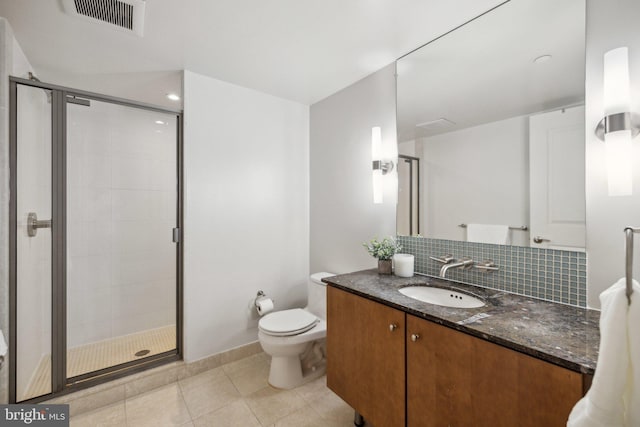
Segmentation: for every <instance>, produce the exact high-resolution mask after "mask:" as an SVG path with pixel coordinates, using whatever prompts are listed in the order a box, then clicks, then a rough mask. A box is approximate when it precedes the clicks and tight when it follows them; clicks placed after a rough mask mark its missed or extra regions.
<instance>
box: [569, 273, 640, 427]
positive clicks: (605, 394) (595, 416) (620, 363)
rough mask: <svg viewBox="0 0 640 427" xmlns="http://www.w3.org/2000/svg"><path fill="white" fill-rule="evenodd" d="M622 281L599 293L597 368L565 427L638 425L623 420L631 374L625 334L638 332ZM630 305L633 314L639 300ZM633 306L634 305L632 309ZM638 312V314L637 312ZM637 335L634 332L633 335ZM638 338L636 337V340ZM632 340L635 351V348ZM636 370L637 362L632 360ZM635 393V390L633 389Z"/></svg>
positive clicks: (639, 290)
mask: <svg viewBox="0 0 640 427" xmlns="http://www.w3.org/2000/svg"><path fill="white" fill-rule="evenodd" d="M633 286H634V296H637V295H640V285H638V283H637V282H636V281H635V280H634V284H633ZM625 290H626V280H625V279H624V278H623V279H620V280H618V281H617V282H616V283H615V284H614V285H613V286H611V287H610V288H609V289H607V290H605V291H604V292H602V293H601V294H600V303H601V306H602V312H601V313H600V349H599V355H598V365H597V368H596V372H595V375H594V377H593V383H592V384H591V388H590V389H589V391H588V392H587V394H586V396H584V397H583V398H582V399H581V400H580V401H578V403H576V405H575V406H574V408H573V410H572V411H571V414H570V415H569V420H568V422H567V426H568V427H618V426H638V425H640V424H637V423H629V422H626V421H625V418H629V417H625V407H626V408H627V409H629V408H631V409H633V410H635V408H633V406H627V405H625V403H629V400H630V399H631V398H637V397H638V396H637V395H633V396H631V393H630V390H631V387H630V382H629V381H628V380H629V377H630V374H631V372H632V371H631V363H632V361H633V359H631V358H630V353H629V351H630V345H629V332H631V331H638V326H639V325H638V324H637V323H636V324H635V326H634V327H630V326H631V325H630V324H629V320H630V317H631V316H629V315H628V314H629V312H630V311H631V310H630V309H629V305H628V303H627V297H626V294H625ZM635 300H636V301H635V304H632V305H631V306H632V307H633V309H634V311H637V310H639V308H638V307H637V306H640V298H638V297H636V298H635ZM634 305H635V306H634ZM638 313H640V312H638ZM636 333H637V332H636ZM636 338H638V337H636ZM638 344H639V342H638V340H637V339H636V344H635V347H636V350H637V347H638ZM635 360H636V362H635V363H636V364H637V365H638V366H636V368H637V369H640V359H637V358H636V359H635ZM633 389H634V390H637V387H634V388H633Z"/></svg>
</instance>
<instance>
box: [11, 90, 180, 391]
mask: <svg viewBox="0 0 640 427" xmlns="http://www.w3.org/2000/svg"><path fill="white" fill-rule="evenodd" d="M10 88H11V94H10V95H11V105H10V108H11V112H10V117H11V126H10V134H11V135H10V136H11V147H10V156H11V159H10V161H11V183H10V186H11V209H10V211H11V217H10V223H11V227H10V228H11V230H10V233H11V234H10V253H11V271H10V282H11V283H10V290H11V292H10V293H11V295H10V299H11V301H10V302H11V304H10V307H11V334H10V335H11V342H10V349H11V354H10V399H11V401H12V402H21V401H27V400H31V401H37V400H41V399H43V398H46V397H48V396H51V395H52V394H58V393H61V392H66V391H69V390H72V389H76V388H81V387H84V386H89V385H92V384H96V383H99V382H103V381H107V380H109V379H112V378H115V377H117V376H122V375H126V374H128V373H131V372H135V371H138V370H141V369H146V368H148V367H151V366H156V365H158V364H161V363H166V362H168V361H172V360H177V359H178V358H179V357H180V350H181V344H180V343H181V321H180V319H181V313H180V307H181V279H180V278H181V274H182V272H181V251H182V248H181V243H180V235H181V233H180V231H181V227H180V225H181V221H182V217H181V212H182V210H181V198H182V194H181V147H182V145H181V123H182V116H181V113H180V112H178V111H171V110H166V109H163V108H158V107H153V106H148V105H142V104H139V103H135V102H130V101H126V100H122V99H116V98H111V97H107V96H103V95H98V94H93V93H87V92H82V91H77V90H73V89H68V88H62V87H58V86H53V85H47V84H43V83H40V82H35V81H31V80H23V79H11V85H10Z"/></svg>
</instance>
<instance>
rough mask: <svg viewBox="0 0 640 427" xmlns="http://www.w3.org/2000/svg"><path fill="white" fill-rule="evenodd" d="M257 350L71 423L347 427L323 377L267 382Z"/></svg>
mask: <svg viewBox="0 0 640 427" xmlns="http://www.w3.org/2000/svg"><path fill="white" fill-rule="evenodd" d="M268 376H269V358H268V356H267V355H265V354H264V353H259V354H256V355H254V356H250V357H247V358H245V359H241V360H238V361H236V362H232V363H229V364H227V365H223V366H220V367H218V368H215V369H211V370H209V371H206V372H203V373H201V374H199V375H195V376H193V377H189V378H185V379H182V380H179V381H177V382H175V383H172V384H169V385H166V386H164V387H161V388H158V389H155V390H152V391H150V392H147V393H144V394H141V395H138V396H135V397H132V398H129V399H126V400H125V401H124V402H121V403H117V404H115V405H111V406H108V407H105V408H102V409H98V410H96V411H93V412H89V413H86V414H82V415H78V416H77V417H72V418H71V426H72V427H89V426H104V427H107V426H126V427H145V426H153V427H165V426H166V427H169V426H182V427H187V426H188V427H206V426H215V427H342V426H344V427H351V426H353V414H354V413H353V409H351V408H350V407H349V406H348V405H347V404H346V403H344V402H343V401H342V399H340V398H339V397H337V396H336V395H335V394H334V393H333V392H332V391H331V390H329V389H328V388H327V386H326V378H325V377H321V378H318V379H317V380H315V381H312V382H310V383H307V384H304V385H302V386H300V387H297V388H295V389H293V390H276V389H274V388H273V387H271V386H269V384H268V383H267V378H268Z"/></svg>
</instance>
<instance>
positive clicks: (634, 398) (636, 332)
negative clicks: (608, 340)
mask: <svg viewBox="0 0 640 427" xmlns="http://www.w3.org/2000/svg"><path fill="white" fill-rule="evenodd" d="M628 325H629V327H628V328H627V333H628V335H629V362H630V372H629V375H628V376H627V381H628V384H627V386H628V387H627V395H626V398H625V403H626V407H627V425H628V426H640V286H638V282H636V281H635V280H634V281H633V294H631V306H629V319H628Z"/></svg>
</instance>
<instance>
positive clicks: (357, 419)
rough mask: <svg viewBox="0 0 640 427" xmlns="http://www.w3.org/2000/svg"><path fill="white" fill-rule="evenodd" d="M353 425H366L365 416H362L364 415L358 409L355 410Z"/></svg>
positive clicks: (360, 426)
mask: <svg viewBox="0 0 640 427" xmlns="http://www.w3.org/2000/svg"><path fill="white" fill-rule="evenodd" d="M353 425H354V426H357V427H362V426H364V418H362V415H360V414H359V413H358V411H355V415H354V417H353Z"/></svg>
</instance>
